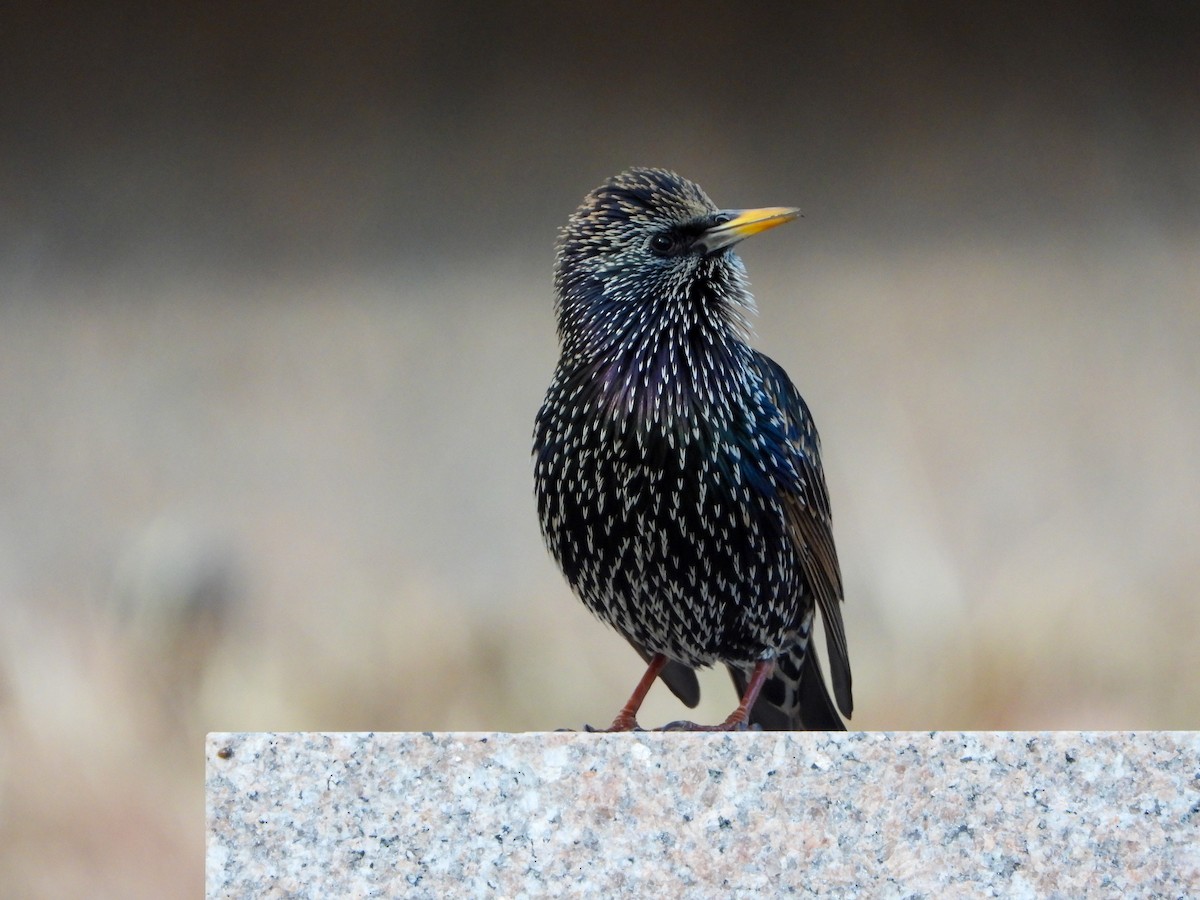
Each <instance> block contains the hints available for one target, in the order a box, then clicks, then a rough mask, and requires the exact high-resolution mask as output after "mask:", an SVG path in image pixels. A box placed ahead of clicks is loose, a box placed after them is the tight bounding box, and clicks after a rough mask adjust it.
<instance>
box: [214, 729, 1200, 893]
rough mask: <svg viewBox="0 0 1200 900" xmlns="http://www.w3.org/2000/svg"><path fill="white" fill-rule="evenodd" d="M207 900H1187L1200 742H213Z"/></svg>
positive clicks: (800, 737) (1188, 736)
mask: <svg viewBox="0 0 1200 900" xmlns="http://www.w3.org/2000/svg"><path fill="white" fill-rule="evenodd" d="M206 753H207V813H208V858H207V879H206V880H207V896H208V897H210V898H214V897H220V898H225V897H237V898H241V897H322V898H324V897H439V898H440V897H452V896H453V897H458V896H467V897H482V896H500V897H519V896H543V895H569V896H595V897H613V896H618V895H623V896H637V897H650V896H662V897H675V896H689V897H691V896H718V897H728V896H777V895H787V894H807V893H812V892H814V891H820V892H821V893H822V894H824V895H829V896H870V897H912V896H924V897H939V898H940V897H966V896H971V897H974V896H997V897H1081V896H1089V897H1093V896H1100V897H1107V896H1112V897H1118V896H1138V897H1148V896H1163V897H1181V896H1195V895H1197V894H1198V893H1200V732H1121V733H1098V732H1082V733H1081V732H1050V733H1024V732H1021V733H1013V732H995V733H992V732H979V733H959V732H935V733H928V732H903V733H862V732H854V733H849V734H835V735H830V734H813V733H808V734H805V733H761V732H760V733H745V734H736V735H712V734H678V733H676V734H654V733H645V734H632V735H628V734H627V735H596V734H573V733H552V734H212V735H209V737H208V743H207V747H206Z"/></svg>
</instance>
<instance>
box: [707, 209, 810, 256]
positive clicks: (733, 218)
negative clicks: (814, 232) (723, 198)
mask: <svg viewBox="0 0 1200 900" xmlns="http://www.w3.org/2000/svg"><path fill="white" fill-rule="evenodd" d="M721 215H722V216H728V217H729V218H728V219H727V220H726V221H724V222H722V223H721V224H720V225H714V226H713V227H712V228H709V229H708V230H707V231H705V232H704V234H702V235H700V239H699V240H698V241H697V243H698V244H700V245H702V246H703V247H704V249H705V251H706V252H708V253H712V252H713V251H715V250H720V249H722V248H724V247H728V246H730V245H731V244H736V243H737V242H738V241H741V240H745V239H746V238H748V237H750V236H751V235H755V234H758V233H759V232H760V231H766V230H767V229H768V228H774V227H775V226H776V225H782V224H783V223H784V222H790V221H792V219H794V218H796V217H797V216H798V215H800V210H798V209H795V208H794V207H790V206H767V207H764V208H762V209H727V210H725V211H724V212H723V213H722V214H721Z"/></svg>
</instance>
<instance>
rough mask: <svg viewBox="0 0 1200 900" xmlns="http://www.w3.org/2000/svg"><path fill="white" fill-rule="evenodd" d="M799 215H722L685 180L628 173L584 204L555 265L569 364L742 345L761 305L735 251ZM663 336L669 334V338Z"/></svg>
mask: <svg viewBox="0 0 1200 900" xmlns="http://www.w3.org/2000/svg"><path fill="white" fill-rule="evenodd" d="M798 214H799V211H798V210H795V209H790V208H783V207H772V208H768V209H754V210H722V209H718V208H717V206H716V205H715V204H714V203H713V202H712V201H711V200H710V199H709V198H708V195H707V194H705V193H704V191H703V190H701V189H700V187H699V186H698V185H696V184H694V183H693V182H691V181H688V180H687V179H686V178H681V177H680V176H678V175H676V174H675V173H673V172H668V171H665V170H663V169H630V170H628V171H626V172H623V173H622V174H620V175H617V176H616V177H615V178H612V179H610V180H609V181H607V182H605V183H604V184H603V185H601V186H600V187H599V188H597V189H596V190H594V191H592V192H591V193H590V194H588V196H587V197H586V198H585V199H584V201H583V204H582V205H581V206H580V207H579V208H578V209H577V210H576V211H575V213H574V214H573V215H572V216H571V218H570V220H568V222H567V225H566V227H565V228H564V229H563V230H562V233H561V235H560V238H559V243H558V256H557V260H556V266H555V288H556V291H557V299H556V310H557V313H558V326H559V334H560V337H561V339H562V343H563V348H562V349H563V355H564V356H567V357H577V358H578V357H582V358H593V359H596V358H607V359H613V358H614V357H620V356H629V355H630V354H632V355H635V356H636V355H640V353H641V352H642V351H646V350H647V349H648V343H649V344H653V345H655V346H659V347H661V346H663V345H664V338H669V339H671V340H683V341H684V342H685V343H686V342H687V341H688V340H691V341H695V340H699V341H701V342H702V343H703V342H706V341H712V340H716V341H718V342H723V341H728V340H742V339H744V338H745V337H746V335H747V333H748V331H749V323H748V321H747V314H748V313H750V312H753V309H754V300H753V298H752V297H751V295H750V292H749V290H748V289H747V285H746V277H745V270H744V268H743V267H742V262H741V260H740V259H739V258H738V257H737V255H736V254H734V253H733V251H732V250H730V247H732V245H733V244H735V243H737V242H738V241H740V240H742V239H743V238H746V237H749V236H750V235H752V234H757V233H758V232H760V231H765V230H766V229H768V228H773V227H774V226H776V225H781V224H783V223H784V222H787V221H790V220H791V219H794V218H795V217H796V216H797V215H798ZM664 332H665V333H664Z"/></svg>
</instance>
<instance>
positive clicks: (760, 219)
mask: <svg viewBox="0 0 1200 900" xmlns="http://www.w3.org/2000/svg"><path fill="white" fill-rule="evenodd" d="M799 214H800V211H799V210H798V209H795V208H792V207H768V208H762V209H721V208H719V207H717V206H716V205H715V204H714V203H713V202H712V200H710V199H709V197H708V195H707V194H706V193H705V192H704V191H703V190H702V189H701V188H700V186H699V185H697V184H695V183H694V182H692V181H689V180H687V179H686V178H683V177H681V176H679V175H677V174H675V173H674V172H671V171H668V170H666V169H659V168H631V169H628V170H627V171H625V172H622V173H621V174H619V175H616V176H614V177H613V178H610V179H608V180H607V181H606V182H604V183H603V184H602V185H600V186H599V187H597V188H596V189H595V190H593V191H591V192H590V193H589V194H588V195H587V196H586V197H585V198H584V200H583V202H582V204H581V205H580V206H579V207H578V208H577V209H576V210H575V212H574V213H573V214H572V215H571V216H570V217H569V219H568V220H567V223H566V225H565V226H564V227H563V228H562V229H561V230H560V232H559V236H558V241H557V245H556V254H555V267H554V293H555V297H554V312H555V316H556V319H557V332H558V342H559V351H560V352H559V359H558V363H557V365H556V367H555V370H554V375H553V378H552V380H551V383H550V386H549V388H548V389H547V392H546V395H545V400H544V402H543V404H542V406H541V408H540V409H539V411H538V413H537V416H536V419H535V424H534V434H533V468H534V493H535V496H536V500H537V511H538V518H539V522H540V525H541V531H542V536H543V538H544V540H545V543H546V546H547V548H548V550H549V552H550V555H551V556H552V557H553V558H554V560H555V561H556V562H557V563H558V566H559V567H560V568H561V570H562V572H563V575H564V576H565V577H566V581H567V582H568V584H569V585H570V587H571V589H572V590H573V592H574V593H575V594H576V595H577V596H578V597H579V599H580V600H582V601H583V603H584V604H585V605H586V606H587V607H588V609H590V610H591V611H592V612H593V613H594V614H595V615H596V616H597V617H599V618H600V619H601V620H602V621H604V622H606V623H607V624H608V625H610V626H612V627H613V628H615V629H616V631H617V632H618V633H620V634H621V635H622V636H623V637H624V638H625V639H626V640H627V641H628V642H629V643H630V644H631V645H632V646H633V648H634V649H635V650H636V651H637V653H638V654H639V655H640V656H641V657H642V659H643V661H644V662H645V663H646V664H647V668H646V669H645V674H644V675H643V676H642V678H641V680H640V681H639V683H638V685H637V687H636V688H635V690H634V692H633V694H632V695H631V696H630V698H629V701H628V703H626V704H625V706H624V707H622V708H621V710H620V712H619V713H618V714H617V716H616V717H615V718H614V720H613V722H612V725H611V726H609V728H607V729H604V730H606V731H614V732H620V731H631V730H641V726H640V725H639V723H638V721H637V713H638V710H639V709H640V707H641V704H642V701H643V699H644V698H645V696H646V694H647V693H648V692H649V690H650V689H651V687H652V686H653V685H654V683H655V681H656V679H659V678H661V679H662V680H663V681H664V682H665V683H666V685H667V686H668V687H669V688H670V690H671V691H672V692H673V693H674V694H675V695H676V696H677V697H678V698H679V699H680V700H681V701H682V702H683V703H684V704H685V705H686V706H688V707H691V708H694V707H695V706H696V704H697V703H698V702H699V699H700V688H699V682H698V681H697V678H696V670H697V669H701V668H705V667H708V666H712V665H719V664H724V665H725V666H726V667H727V668H728V670H729V673H730V675H731V677H732V680H733V683H734V686H735V689H736V691H737V693H738V698H739V703H738V705H737V707H736V708H735V709H734V711H733V712H732V713H731V714H730V715H729V716H728V717H727V718H726V719H725V720H724V721H723V722H721V723H718V724H715V725H701V724H697V723H694V722H689V721H680V722H674V723H669V724H668V725H665V726H663V730H696V731H737V730H745V729H750V728H752V729H755V730H759V729H761V730H827V731H833V730H844V729H845V727H846V726H845V723H844V722H843V720H842V719H841V717H839V714H838V713H839V711H840V713H841V714H842V715H843V716H845V717H846V718H847V719H848V718H849V717H850V715H851V713H852V711H853V700H852V692H851V677H850V662H849V655H848V651H847V646H846V636H845V628H844V625H843V621H842V613H841V605H842V601H843V588H842V577H841V570H840V568H839V564H838V558H837V552H836V550H835V548H834V542H833V531H832V519H831V514H830V505H829V495H828V490H827V487H826V483H825V475H824V471H823V469H822V465H821V444H820V438H819V436H818V434H817V429H816V426H815V425H814V423H813V418H812V415H811V413H810V412H809V409H808V406H807V405H806V403H805V401H804V400H803V398H802V397H801V396H800V393H799V392H798V391H797V389H796V387H795V386H794V385H793V384H792V381H791V379H790V378H789V377H788V374H787V373H786V372H785V371H784V369H783V368H782V367H781V366H780V365H779V364H778V363H776V362H775V361H774V360H772V359H770V358H769V357H767V356H766V355H764V354H763V353H761V352H759V351H757V350H755V349H753V348H752V347H751V345H750V341H751V339H752V326H751V317H752V316H753V315H754V314H755V313H756V312H757V310H756V306H755V300H754V297H753V295H752V294H751V292H750V288H749V281H748V278H747V275H746V269H745V266H744V264H743V263H742V261H741V259H740V257H739V256H738V255H737V254H736V253H735V252H734V250H733V247H734V246H735V245H736V244H737V243H738V242H739V241H741V240H743V239H745V238H747V237H750V236H752V235H755V234H758V233H760V232H763V231H766V230H768V229H771V228H774V227H776V226H778V225H782V224H784V223H785V222H789V221H791V220H793V219H795V218H796V217H798V216H799ZM818 609H819V610H820V613H821V617H822V621H823V625H824V631H825V635H826V649H827V651H828V653H829V658H830V665H829V669H830V676H831V683H832V686H833V698H836V706H835V704H834V699H833V698H831V697H830V693H829V689H828V688H827V687H826V684H825V679H824V677H823V675H822V672H821V668H820V663H819V661H818V658H817V652H816V647H815V644H816V641H815V640H813V639H812V638H813V631H814V616H815V613H816V611H817V610H818ZM589 730H595V729H591V728H590V726H589Z"/></svg>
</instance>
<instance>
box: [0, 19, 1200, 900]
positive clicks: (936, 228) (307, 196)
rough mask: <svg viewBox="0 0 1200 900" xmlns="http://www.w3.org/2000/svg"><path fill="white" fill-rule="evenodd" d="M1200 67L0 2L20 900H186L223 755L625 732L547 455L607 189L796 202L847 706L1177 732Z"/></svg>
mask: <svg viewBox="0 0 1200 900" xmlns="http://www.w3.org/2000/svg"><path fill="white" fill-rule="evenodd" d="M1198 46H1200V7H1198V6H1196V5H1195V4H1191V3H1184V2H1143V3H1137V4H1111V5H1110V4H1062V5H1059V4H1048V5H1047V4H1015V5H1014V4H1000V3H979V4H967V5H963V4H958V3H950V2H934V3H926V4H921V5H913V4H872V5H858V4H805V5H800V4H797V5H796V8H795V9H792V10H791V11H788V12H782V11H773V12H770V13H768V12H767V11H765V10H759V11H752V10H748V9H746V8H745V7H744V6H742V5H740V4H712V5H699V6H697V5H696V4H687V5H679V6H671V5H667V6H659V7H654V8H651V7H650V6H648V5H643V4H627V3H615V4H612V3H610V4H603V5H600V4H597V5H594V6H592V5H589V6H586V7H585V6H583V5H579V6H575V5H572V6H566V5H564V6H556V7H553V8H551V9H549V10H547V9H544V8H537V7H533V6H525V5H512V6H501V5H483V4H456V3H444V4H423V5H417V4H408V3H387V4H383V3H360V4H353V5H350V6H349V7H347V8H336V9H335V8H334V7H332V6H330V7H329V8H328V9H327V10H325V11H319V10H318V11H313V10H311V9H309V8H307V7H301V6H296V5H292V4H286V5H285V4H277V5H272V4H253V5H245V4H238V3H228V2H218V3H214V4H208V5H205V6H203V7H202V8H194V9H189V8H185V7H184V6H183V5H171V4H163V5H149V4H147V5H134V6H131V7H130V8H128V9H124V10H121V9H114V8H113V7H111V6H105V5H94V4H83V3H62V4H54V5H53V6H46V5H43V4H35V3H24V4H22V3H17V4H9V5H7V6H6V8H5V12H4V13H3V19H2V21H0V884H2V885H5V890H4V893H5V895H6V896H22V897H24V896H29V897H41V896H46V897H52V896H54V897H57V896H83V895H87V896H92V897H100V896H112V897H168V896H194V895H195V891H196V885H197V884H198V883H199V881H200V879H201V878H202V874H201V873H202V861H201V860H202V857H203V849H202V848H203V833H204V832H203V813H202V805H203V786H202V780H203V766H204V761H203V751H202V737H203V734H204V733H205V732H206V731H220V730H255V731H261V730H360V729H361V730H442V729H462V730H493V729H495V730H549V729H554V728H558V727H563V726H570V727H578V726H579V725H580V724H582V723H584V722H593V723H599V724H603V723H606V722H607V721H608V720H609V719H610V718H611V717H612V715H613V714H614V713H615V712H616V710H617V708H618V707H619V706H620V705H621V703H623V702H624V700H625V698H626V697H627V696H628V693H629V691H630V690H631V689H632V687H633V685H634V683H635V681H636V680H637V678H638V677H639V675H640V673H641V664H640V662H639V661H638V660H637V659H636V657H635V656H634V655H633V653H632V652H631V651H630V650H629V648H628V647H627V646H626V645H625V643H624V642H623V641H622V640H621V639H620V638H619V637H618V636H616V635H615V634H614V633H612V632H610V631H608V630H607V629H606V628H605V627H604V626H602V625H600V624H599V623H598V622H596V621H594V620H593V619H591V618H590V616H589V615H588V614H587V612H586V611H585V610H584V609H583V607H582V606H581V605H580V604H579V603H578V602H577V601H576V600H575V599H574V598H573V597H572V596H571V594H570V593H569V591H568V589H567V587H566V586H565V584H564V582H563V581H562V579H561V577H560V576H559V574H558V572H557V570H556V569H555V568H554V565H553V563H552V562H551V560H550V559H549V557H548V556H547V554H546V553H545V551H544V549H543V547H542V544H541V540H540V537H539V534H538V529H537V524H536V515H535V511H534V505H533V500H532V475H531V465H530V460H529V448H530V434H531V429H532V422H533V416H534V413H535V411H536V409H537V407H538V405H539V403H540V402H541V397H542V393H543V391H544V390H545V387H546V385H547V383H548V381H549V378H550V374H551V371H552V369H553V365H554V361H555V358H556V354H557V349H556V344H555V332H554V322H553V319H552V313H551V302H552V298H551V264H552V259H553V244H554V240H555V235H556V229H557V228H558V226H559V225H561V224H562V223H563V221H564V220H565V219H566V217H567V215H568V214H569V213H570V212H571V211H572V209H574V207H575V206H576V205H577V204H578V202H579V201H580V200H581V199H582V197H583V195H584V194H585V193H586V192H587V191H588V190H590V189H591V188H592V187H594V186H595V185H597V184H599V183H600V182H601V181H603V180H604V179H605V178H607V177H608V176H610V175H612V174H615V173H616V172H618V171H620V170H621V169H623V168H625V167H627V166H630V165H657V166H665V167H669V168H673V169H676V170H677V171H679V172H680V173H681V174H684V175H686V176H687V177H689V178H692V179H694V180H696V181H698V182H699V183H700V184H702V185H703V186H704V187H705V188H706V189H707V191H708V192H709V194H710V195H711V196H712V197H713V198H714V200H716V202H718V203H719V204H722V205H726V206H765V205H799V206H801V207H802V208H803V209H804V214H805V216H804V218H803V219H801V220H799V221H798V222H796V223H794V224H792V225H789V226H788V227H787V228H786V229H780V230H779V231H777V232H771V234H770V235H767V236H764V237H762V238H757V239H755V240H754V241H751V242H749V243H747V244H745V245H743V253H742V255H743V257H744V259H745V260H746V263H747V266H748V268H749V271H750V275H751V278H752V280H753V283H754V287H755V291H756V295H757V297H758V300H759V305H760V308H761V316H760V318H759V322H758V332H759V339H758V344H759V346H760V347H761V348H763V349H764V350H766V351H767V352H768V353H770V354H771V355H772V356H773V357H775V358H776V359H778V360H779V361H780V362H782V363H783V364H784V365H785V366H786V368H787V369H788V370H789V372H790V373H791V375H792V377H793V379H794V380H795V381H796V383H797V384H798V385H799V386H800V388H801V390H802V391H803V392H804V394H805V396H806V397H807V399H808V402H809V404H810V405H811V407H812V408H813V410H814V413H815V415H816V418H817V421H818V424H819V426H820V428H821V433H822V436H823V440H824V448H825V457H826V472H827V476H828V480H829V484H830V491H831V495H832V498H833V504H834V513H835V533H836V537H837V541H838V548H839V553H840V556H841V560H842V567H843V571H844V575H845V581H846V588H847V599H846V607H845V614H846V628H847V633H848V635H849V640H850V649H851V658H852V662H853V666H854V676H855V699H856V703H857V705H856V711H855V715H854V719H853V721H852V723H851V725H852V727H855V728H863V729H919V730H924V729H1087V728H1113V729H1191V728H1196V727H1197V726H1198V725H1200V686H1198V685H1197V681H1196V674H1195V673H1196V655H1195V654H1196V650H1195V648H1196V646H1197V645H1198V643H1200V604H1198V603H1197V600H1198V593H1200V552H1198V550H1200V540H1198V536H1200V508H1198V503H1197V498H1198V497H1200V465H1198V464H1197V461H1198V460H1200V399H1198V398H1200V361H1198V360H1200V253H1198V250H1200V115H1197V110H1200V58H1198V57H1197V49H1196V48H1197V47H1198ZM1189 648H1190V649H1189ZM704 685H705V692H706V697H705V702H704V705H703V707H702V709H701V710H699V711H698V713H697V717H698V718H701V719H703V718H707V719H713V720H715V719H718V718H721V717H723V716H724V715H725V714H726V713H727V712H728V711H729V710H730V709H732V705H733V703H734V700H735V698H734V694H733V690H732V688H731V687H730V686H729V684H728V682H727V679H726V677H725V676H724V675H723V674H721V673H710V674H709V675H708V676H706V678H705V680H704ZM681 713H682V708H681V707H679V706H678V705H677V704H676V703H675V702H674V701H673V700H672V698H670V696H669V694H668V693H667V692H666V691H665V690H662V689H659V690H656V691H654V692H652V694H651V698H650V700H649V702H648V704H647V707H646V710H645V713H644V715H643V721H644V722H645V723H647V724H653V723H661V722H664V721H668V720H670V719H674V718H678V717H679V715H680V714H681Z"/></svg>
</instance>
